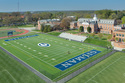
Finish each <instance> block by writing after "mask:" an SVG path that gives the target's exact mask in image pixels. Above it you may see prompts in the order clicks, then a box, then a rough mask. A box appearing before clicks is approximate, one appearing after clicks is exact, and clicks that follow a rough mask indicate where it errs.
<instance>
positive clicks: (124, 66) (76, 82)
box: [68, 52, 125, 83]
mask: <svg viewBox="0 0 125 83" xmlns="http://www.w3.org/2000/svg"><path fill="white" fill-rule="evenodd" d="M68 83H125V53H121V52H116V53H115V54H113V55H111V56H110V57H108V58H107V59H105V60H103V61H102V62H100V63H98V64H96V65H95V66H93V67H91V68H90V69H88V70H87V71H85V72H83V73H81V74H80V75H78V76H76V77H75V78H73V79H72V80H70V81H69V82H68Z"/></svg>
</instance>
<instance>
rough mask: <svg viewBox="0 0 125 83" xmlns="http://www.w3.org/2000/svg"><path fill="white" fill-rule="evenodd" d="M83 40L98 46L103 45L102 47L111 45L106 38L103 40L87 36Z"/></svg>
mask: <svg viewBox="0 0 125 83" xmlns="http://www.w3.org/2000/svg"><path fill="white" fill-rule="evenodd" d="M84 42H85V43H90V44H95V45H99V46H103V47H107V45H108V46H110V47H112V45H111V42H109V41H107V40H106V41H104V40H99V39H94V38H87V39H86V40H85V41H84Z"/></svg>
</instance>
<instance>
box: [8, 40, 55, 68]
mask: <svg viewBox="0 0 125 83" xmlns="http://www.w3.org/2000/svg"><path fill="white" fill-rule="evenodd" d="M8 43H9V42H8ZM9 44H11V43H9ZM11 45H12V46H14V47H16V48H18V49H20V50H22V51H23V52H26V53H28V54H30V55H32V54H31V53H29V52H27V51H25V50H23V49H21V48H19V47H17V46H15V45H13V44H11ZM32 56H33V57H35V58H37V59H39V58H38V57H37V56H34V55H32ZM39 60H41V61H43V62H44V63H46V64H48V65H50V66H52V67H53V65H51V64H49V63H47V62H45V61H44V60H42V59H39Z"/></svg>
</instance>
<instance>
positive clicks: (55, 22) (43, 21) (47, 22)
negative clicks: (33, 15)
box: [38, 19, 61, 30]
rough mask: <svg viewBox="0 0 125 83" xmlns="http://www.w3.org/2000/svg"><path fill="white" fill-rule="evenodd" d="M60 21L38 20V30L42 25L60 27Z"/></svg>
mask: <svg viewBox="0 0 125 83" xmlns="http://www.w3.org/2000/svg"><path fill="white" fill-rule="evenodd" d="M60 23H61V22H60V19H44V20H38V30H40V28H41V24H44V25H50V26H51V27H53V26H55V25H60Z"/></svg>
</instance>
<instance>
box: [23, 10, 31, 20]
mask: <svg viewBox="0 0 125 83" xmlns="http://www.w3.org/2000/svg"><path fill="white" fill-rule="evenodd" d="M24 16H25V20H24V21H25V22H31V21H32V17H31V16H32V14H31V12H29V11H28V12H26V13H25V14H24Z"/></svg>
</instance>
